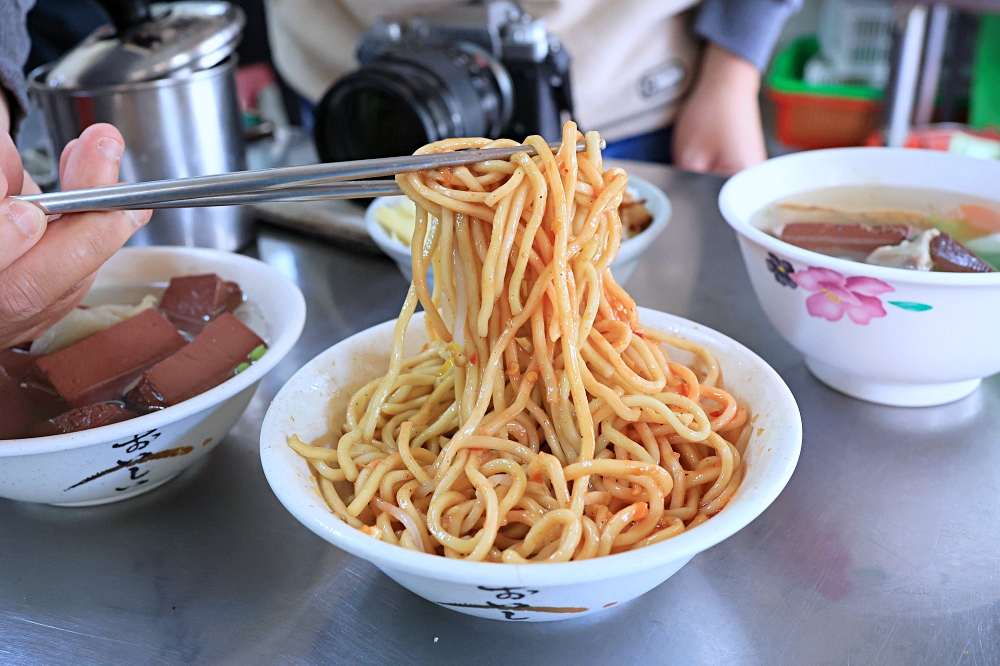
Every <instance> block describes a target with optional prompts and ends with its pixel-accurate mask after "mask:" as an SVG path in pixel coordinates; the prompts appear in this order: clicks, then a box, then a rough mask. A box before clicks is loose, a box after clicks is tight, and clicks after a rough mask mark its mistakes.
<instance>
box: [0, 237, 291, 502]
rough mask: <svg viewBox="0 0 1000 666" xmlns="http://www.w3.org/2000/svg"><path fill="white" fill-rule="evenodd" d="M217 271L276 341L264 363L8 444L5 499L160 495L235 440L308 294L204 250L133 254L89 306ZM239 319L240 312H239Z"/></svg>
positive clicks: (257, 328)
mask: <svg viewBox="0 0 1000 666" xmlns="http://www.w3.org/2000/svg"><path fill="white" fill-rule="evenodd" d="M205 273H215V274H217V275H219V276H220V277H221V278H222V279H224V280H227V281H232V282H236V283H237V284H239V286H240V288H241V289H242V291H243V293H244V294H245V296H246V302H245V303H244V305H243V306H241V309H243V308H247V309H248V311H247V312H245V313H244V314H243V315H241V319H244V320H245V321H246V323H247V325H248V326H250V328H251V329H253V330H254V332H255V333H257V335H259V336H260V337H261V338H263V340H264V341H265V342H266V343H267V347H268V348H267V351H266V353H264V355H263V356H262V357H260V359H259V360H257V361H256V362H254V363H253V364H252V365H250V366H249V367H248V368H246V369H245V370H243V371H242V372H240V373H238V374H236V375H235V376H234V377H232V378H230V379H228V380H226V381H224V382H223V383H222V384H220V385H218V386H216V387H215V388H212V389H209V390H208V391H205V392H204V393H201V394H200V395H197V396H195V397H193V398H189V399H187V400H184V401H183V402H180V403H178V404H176V405H173V406H171V407H167V408H166V409H162V410H160V411H154V412H152V413H149V414H146V415H143V416H138V417H136V418H132V419H130V420H127V421H123V422H120V423H114V424H112V425H105V426H101V427H97V428H93V429H90V430H81V431H79V432H71V433H68V434H61V435H51V436H46V437H33V438H30V439H10V440H0V497H5V498H9V499H14V500H21V501H27V502H44V503H49V504H59V505H68V506H74V505H76V506H84V505H91V504H102V503H106V502H114V501H117V500H121V499H125V498H127V497H132V496H134V495H138V494H140V493H143V492H146V491H148V490H152V489H153V488H156V487H157V486H159V485H161V484H163V483H165V482H167V481H169V480H170V479H172V478H173V477H175V476H177V475H178V474H179V473H180V472H181V471H182V470H183V469H185V468H186V467H189V466H190V465H191V464H192V463H194V462H195V461H196V460H198V459H199V458H201V457H202V456H204V455H206V454H207V453H208V452H209V451H211V450H212V449H213V448H214V447H215V446H217V445H218V444H219V442H220V441H221V440H222V439H223V438H224V437H225V436H226V434H227V433H228V432H229V430H230V429H231V428H232V427H233V425H234V424H235V423H236V421H237V420H238V419H239V418H240V415H241V414H242V413H243V410H244V409H245V408H246V406H247V404H248V403H249V402H250V399H251V398H252V397H253V394H254V391H255V390H256V388H257V385H258V383H259V382H260V380H261V378H262V377H263V376H264V375H265V374H267V372H268V371H270V370H271V369H272V368H273V367H274V366H275V365H277V363H278V362H279V361H280V360H281V359H282V357H284V356H285V354H287V353H288V351H289V350H290V349H291V348H292V346H293V345H294V344H295V341H296V340H297V339H298V337H299V334H300V333H301V331H302V326H303V323H304V322H305V301H304V299H303V297H302V293H301V292H300V291H299V289H298V288H297V287H296V286H295V285H294V284H292V283H291V282H289V281H288V280H287V279H285V278H284V277H283V276H282V275H281V274H279V273H278V272H277V271H275V270H274V269H273V268H271V267H270V266H268V265H267V264H265V263H263V262H261V261H257V260H256V259H251V258H248V257H244V256H240V255H237V254H232V253H228V252H221V251H217V250H203V249H195V248H179V247H158V248H125V249H123V250H120V251H119V252H118V253H117V254H116V255H115V256H113V257H112V258H111V259H110V260H109V261H108V262H107V263H106V264H105V265H104V266H103V267H102V268H101V270H100V271H99V272H98V274H97V279H96V281H95V282H94V286H93V287H92V288H91V290H90V292H89V293H88V295H87V297H86V298H85V299H84V301H83V304H84V305H87V304H90V305H99V304H103V303H107V302H122V301H121V300H118V299H124V300H125V301H130V300H131V301H138V300H139V298H141V297H142V296H143V295H145V294H147V293H150V292H151V291H153V290H155V286H156V285H160V287H161V289H162V286H165V284H166V283H167V282H169V281H170V279H171V278H174V277H178V276H183V275H198V274H205ZM237 314H240V312H239V311H237Z"/></svg>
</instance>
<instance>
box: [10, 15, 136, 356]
mask: <svg viewBox="0 0 1000 666" xmlns="http://www.w3.org/2000/svg"><path fill="white" fill-rule="evenodd" d="M30 6H31V0H0V349H3V348H6V347H10V346H13V345H16V344H20V343H22V342H27V341H28V340H33V339H34V338H36V337H37V336H38V335H39V334H41V333H42V332H43V331H45V330H47V329H48V328H49V327H50V326H51V325H52V324H54V323H55V322H56V321H58V320H59V319H60V318H62V316H63V315H65V314H66V313H67V312H69V311H70V310H71V309H73V308H74V307H76V305H77V304H78V303H79V302H80V299H82V298H83V296H84V295H85V294H86V293H87V290H88V289H89V288H90V285H91V284H92V283H93V281H94V274H95V273H96V272H97V269H98V268H100V267H101V265H102V264H103V263H104V262H105V261H107V260H108V259H109V258H110V257H111V255H113V254H114V253H115V252H117V251H118V250H119V248H121V247H122V245H124V244H125V241H127V240H128V239H129V237H131V236H132V234H133V233H135V231H136V230H138V229H139V228H140V227H142V226H143V225H144V224H146V222H148V221H149V216H150V211H120V212H113V213H79V214H73V215H63V216H62V217H61V218H59V219H58V220H51V221H49V220H47V219H46V216H45V214H44V213H43V212H42V211H41V209H39V208H38V207H36V206H33V205H31V204H26V203H23V202H19V201H16V200H14V199H11V198H10V197H11V196H14V195H19V194H35V193H38V191H39V190H38V186H37V185H35V183H34V182H32V180H31V178H30V177H29V176H28V174H27V173H26V172H25V171H24V168H23V167H22V165H21V158H20V156H19V155H18V153H17V148H16V147H15V145H14V141H13V139H12V138H11V137H12V135H13V134H14V133H15V132H16V129H17V123H18V122H20V120H21V119H22V118H23V117H24V111H25V109H26V108H27V95H26V93H25V86H24V76H23V73H22V69H21V68H22V67H23V65H24V62H25V59H26V58H27V56H28V49H29V40H28V33H27V30H26V27H25V15H26V14H27V11H28V9H29V8H30ZM124 150H125V141H124V140H123V139H122V136H121V134H120V133H119V132H118V130H116V129H115V128H114V127H112V126H111V125H103V124H98V125H92V126H90V127H88V128H87V129H86V130H84V132H83V133H82V134H81V135H80V138H78V139H75V140H73V141H71V142H70V143H69V145H67V146H66V149H65V150H64V151H63V153H62V156H61V158H60V160H59V177H60V179H61V181H62V186H63V189H66V190H73V189H82V188H88V187H101V186H105V185H113V184H115V183H117V182H118V165H119V162H120V161H121V156H122V153H123V152H124Z"/></svg>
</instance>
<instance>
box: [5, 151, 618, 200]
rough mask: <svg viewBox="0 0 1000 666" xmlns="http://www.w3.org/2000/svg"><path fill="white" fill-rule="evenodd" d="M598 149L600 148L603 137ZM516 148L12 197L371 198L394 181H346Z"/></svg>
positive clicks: (504, 156)
mask: <svg viewBox="0 0 1000 666" xmlns="http://www.w3.org/2000/svg"><path fill="white" fill-rule="evenodd" d="M549 146H550V148H552V150H553V152H555V151H558V150H559V148H560V147H561V146H562V144H561V143H551V144H549ZM601 147H602V148H603V147H604V142H603V141H602V142H601ZM576 149H577V151H578V152H579V151H582V150H585V149H586V144H585V143H584V142H582V141H581V142H579V143H577V145H576ZM519 152H525V153H527V154H528V155H534V154H535V149H534V148H532V147H530V146H512V147H510V148H488V149H477V150H459V151H454V152H448V153H434V154H431V155H407V156H404V157H385V158H379V159H370V160H357V161H353V162H334V163H329V164H310V165H306V166H297V167H283V168H277V169H260V170H257V171H239V172H236V173H226V174H219V175H217V176H197V177H194V178H178V179H175V180H157V181H150V182H147V183H134V184H129V185H112V186H109V187H96V188H93V189H88V190H71V191H68V192H51V193H48V194H31V195H27V196H21V197H15V198H17V199H20V200H22V201H27V202H30V203H33V204H35V205H36V206H38V207H39V208H41V209H42V210H43V211H45V212H46V213H48V214H50V215H56V214H62V213H81V212H86V211H102V210H127V209H141V208H187V207H191V206H233V205H241V204H247V203H258V202H265V201H314V200H318V199H350V198H363V197H377V196H382V195H386V194H398V193H399V188H398V187H397V186H396V183H395V182H394V181H370V182H364V181H354V180H350V179H352V178H378V177H380V176H391V175H395V174H397V173H411V172H414V171H423V170H426V169H436V168H439V167H445V166H458V165H461V164H472V163H475V162H482V161H485V160H509V159H510V158H511V157H512V156H513V155H514V154H515V153H519ZM344 181H346V182H344Z"/></svg>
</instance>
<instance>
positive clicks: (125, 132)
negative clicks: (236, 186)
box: [28, 3, 253, 250]
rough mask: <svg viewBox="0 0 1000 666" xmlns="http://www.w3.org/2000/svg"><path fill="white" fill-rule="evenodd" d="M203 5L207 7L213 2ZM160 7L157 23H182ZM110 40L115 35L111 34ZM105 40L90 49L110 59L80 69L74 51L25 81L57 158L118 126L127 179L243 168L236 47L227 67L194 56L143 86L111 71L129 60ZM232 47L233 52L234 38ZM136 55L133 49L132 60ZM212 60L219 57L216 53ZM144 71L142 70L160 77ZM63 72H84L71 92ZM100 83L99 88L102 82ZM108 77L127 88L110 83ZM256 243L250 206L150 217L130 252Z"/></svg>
mask: <svg viewBox="0 0 1000 666" xmlns="http://www.w3.org/2000/svg"><path fill="white" fill-rule="evenodd" d="M195 4H196V3H179V5H195ZM197 4H199V5H200V6H201V7H205V6H206V5H207V4H209V3H205V4H201V3H197ZM211 4H214V5H220V6H225V5H226V3H211ZM179 5H173V6H172V7H178V6H179ZM161 7H163V6H157V5H153V10H154V17H155V16H156V15H160V16H166V14H165V12H170V11H172V12H173V18H174V19H175V20H178V19H181V18H184V17H179V16H177V14H178V13H179V11H178V10H177V9H170V10H163V9H161ZM167 7H171V6H169V5H168V6H167ZM196 9H197V7H196ZM232 9H235V8H232V7H231V6H227V10H232ZM236 11H237V12H238V10H236ZM238 17H239V20H240V23H239V27H242V13H239V14H238ZM168 18H170V17H169V16H168ZM139 29H141V30H145V31H146V32H149V31H150V30H153V29H155V26H154V24H153V23H144V24H142V26H140V28H139ZM98 32H99V33H100V32H101V31H98ZM108 32H110V34H111V35H114V32H113V31H111V30H110V27H109V29H108ZM119 32H120V33H122V34H124V35H125V37H124V39H128V38H129V35H131V34H134V33H133V32H125V31H123V30H119ZM226 37H227V38H229V36H228V35H226ZM112 39H113V38H112ZM237 40H238V32H237ZM107 41H109V38H108V37H107V33H103V34H98V33H95V36H94V37H93V38H88V43H89V49H90V50H91V51H92V52H93V51H97V50H98V49H102V50H103V53H100V54H99V55H102V57H101V58H94V57H91V58H90V60H89V62H85V64H84V65H83V66H82V67H76V66H77V64H78V63H79V62H80V61H82V60H85V58H83V57H82V56H81V55H80V54H79V53H77V54H73V53H71V54H70V55H69V56H67V57H65V58H63V59H62V60H61V61H58V62H57V63H54V64H52V65H46V66H43V67H40V68H38V69H36V70H35V71H33V72H32V73H31V74H30V75H29V76H28V90H29V93H30V94H31V96H32V99H33V100H34V101H35V103H36V104H37V105H38V106H39V108H40V109H41V111H42V116H43V118H44V121H45V126H46V130H47V131H48V134H49V137H50V139H51V142H52V148H53V150H54V155H56V156H58V155H60V154H61V153H62V150H63V148H64V147H65V146H66V144H67V143H69V142H70V141H71V140H72V139H74V138H76V137H77V136H79V134H80V132H82V131H83V130H84V129H85V128H87V127H88V126H89V125H92V124H94V123H99V122H104V123H110V124H112V125H114V126H115V127H117V128H118V130H119V131H121V133H122V136H123V137H124V138H125V154H124V156H123V158H122V166H121V179H122V180H123V181H127V182H139V181H148V180H160V179H165V178H181V177H185V176H202V175H209V174H217V173H226V172H230V171H240V170H243V169H245V168H246V154H245V148H244V141H243V124H242V119H241V115H240V109H239V103H238V99H237V96H236V80H235V77H234V71H235V69H236V56H235V54H232V48H229V49H228V50H227V51H225V53H224V54H223V56H222V57H223V58H224V59H221V62H219V60H216V61H215V63H217V64H213V65H212V66H208V67H207V68H204V69H197V68H196V67H197V65H196V63H197V60H195V58H196V57H201V58H202V60H204V58H205V56H203V55H200V54H198V53H193V54H192V57H191V58H192V61H191V63H189V64H188V66H186V67H184V68H182V69H180V70H175V71H166V72H163V71H161V72H154V75H158V76H157V77H156V78H150V79H149V80H134V79H136V78H140V77H138V76H136V75H135V72H136V71H138V70H139V68H138V67H132V68H131V71H130V72H121V73H119V72H114V73H111V72H109V69H110V67H109V65H110V64H121V63H123V61H125V60H126V59H125V57H123V56H122V55H121V53H122V51H123V50H120V51H118V52H117V53H115V54H111V53H110V52H109V51H108V50H107V49H108V47H107V46H105V44H106V42H107ZM230 42H232V47H235V43H234V42H233V40H232V39H230ZM88 43H85V44H84V48H87V47H88ZM176 43H177V42H176V40H175V42H174V44H175V45H176ZM199 43H201V44H204V43H205V42H204V40H201V41H200V42H199ZM135 50H136V49H134V48H132V49H130V50H129V52H128V53H134V52H135ZM161 50H162V49H161ZM215 52H216V53H218V52H219V50H218V48H216V49H215ZM86 55H88V56H92V54H86ZM154 55H156V54H154ZM168 56H169V57H168ZM163 60H164V61H171V62H176V61H177V57H176V55H172V54H166V55H165V56H164V58H163ZM125 64H128V65H131V64H132V63H125ZM142 64H143V67H142V71H144V72H151V71H153V70H155V69H156V68H155V67H149V66H146V65H145V63H142ZM68 65H69V66H68ZM70 66H72V67H70ZM60 67H61V71H66V70H71V69H73V67H76V70H77V71H73V72H72V73H73V74H74V76H73V77H70V80H71V84H68V85H67V84H64V82H65V80H66V79H65V78H64V77H62V76H60V75H59V72H60V69H59V68H60ZM53 72H55V74H53ZM88 76H89V80H88V78H87V77H88ZM102 78H103V81H102V82H100V83H98V82H97V81H95V79H97V80H101V79H102ZM107 79H111V80H113V81H117V80H118V79H124V80H123V81H122V82H120V83H119V82H115V83H107V82H106V81H107ZM252 237H253V229H252V219H250V217H249V216H248V215H247V214H246V213H245V210H244V208H243V207H240V206H230V207H216V208H178V209H169V210H158V211H156V212H154V213H153V219H152V220H151V221H150V223H149V224H148V225H147V226H146V227H145V228H143V229H142V230H140V231H139V232H138V233H137V234H136V235H135V236H134V237H133V238H132V240H131V241H130V244H133V245H189V246H198V247H213V248H221V249H226V250H236V249H238V248H240V247H242V246H244V245H246V244H247V243H248V242H249V241H250V240H251V239H252Z"/></svg>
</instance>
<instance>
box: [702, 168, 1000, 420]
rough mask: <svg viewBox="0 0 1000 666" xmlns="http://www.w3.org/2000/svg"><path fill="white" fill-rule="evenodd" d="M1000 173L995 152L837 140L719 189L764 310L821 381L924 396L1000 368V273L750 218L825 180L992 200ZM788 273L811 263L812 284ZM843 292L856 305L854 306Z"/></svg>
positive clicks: (877, 396) (965, 389)
mask: <svg viewBox="0 0 1000 666" xmlns="http://www.w3.org/2000/svg"><path fill="white" fill-rule="evenodd" d="M998 183H1000V162H994V161H991V160H979V159H973V158H970V157H963V156H960V155H953V154H949V153H942V152H937V151H931V150H901V149H896V150H894V149H888V148H837V149H831V150H816V151H809V152H803V153H796V154H793V155H786V156H784V157H778V158H775V159H772V160H768V161H767V162H764V163H762V164H759V165H757V166H754V167H751V168H749V169H747V170H745V171H742V172H740V173H738V174H737V175H735V176H733V177H732V178H731V179H730V180H729V181H728V182H727V183H726V184H725V186H724V187H723V188H722V192H721V193H720V194H719V208H720V210H721V211H722V215H723V217H725V218H726V221H727V222H728V223H729V226H731V227H732V228H733V229H734V230H736V232H737V234H738V235H739V243H740V250H741V251H742V253H743V260H744V262H745V263H746V266H747V272H748V273H749V274H750V282H751V284H752V285H753V288H754V291H755V292H756V294H757V298H758V300H760V303H761V305H762V306H763V308H764V312H765V313H767V316H768V319H770V320H771V323H772V324H773V325H774V327H775V328H776V329H777V330H778V333H780V334H781V336H782V337H783V338H785V340H787V341H788V342H789V344H791V345H792V346H793V347H795V348H796V349H798V350H799V351H800V352H802V353H803V354H804V355H805V357H806V358H805V362H806V366H807V367H808V368H809V370H810V371H811V372H812V373H813V374H814V375H815V376H816V377H817V378H818V379H819V380H820V381H822V382H823V383H825V384H827V385H829V386H830V387H832V388H834V389H836V390H838V391H841V392H842V393H846V394H847V395H850V396H853V397H855V398H860V399H861V400H867V401H869V402H874V403H879V404H884V405H894V406H899V407H925V406H930V405H940V404H944V403H947V402H952V401H954V400H958V399H960V398H964V397H965V396H967V395H969V394H970V393H972V392H973V391H975V390H976V388H977V387H978V386H979V384H980V382H981V380H982V378H983V377H988V376H990V375H992V374H994V373H996V372H1000V345H998V344H997V331H1000V273H936V272H924V271H912V270H904V269H899V268H886V267H882V266H873V265H870V264H865V263H858V262H853V261H848V260H845V259H838V258H835V257H830V256H827V255H825V254H819V253H817V252H811V251H809V250H803V249H802V248H799V247H796V246H794V245H789V244H788V243H785V242H783V241H781V240H778V239H777V238H775V237H774V236H771V235H770V234H767V233H765V232H764V231H761V230H760V229H758V228H757V227H755V226H753V225H752V224H751V223H750V221H751V219H752V218H753V216H754V214H755V213H757V212H758V211H760V210H762V209H763V208H765V207H766V206H768V205H770V204H772V203H775V202H778V201H782V200H784V199H786V198H788V197H791V196H793V195H796V194H800V193H803V192H808V191H810V190H816V189H820V188H828V187H837V186H845V185H866V186H871V185H886V186H895V187H908V188H927V189H932V190H939V191H941V190H943V191H946V192H955V193H959V194H963V195H968V196H969V197H970V198H974V199H977V200H978V199H988V200H993V201H996V200H998V198H1000V197H998V194H997V193H998V192H1000V190H998ZM792 273H795V274H796V275H802V274H803V273H805V274H807V275H808V276H809V279H808V280H807V281H806V282H805V284H806V287H801V286H800V285H799V284H797V283H796V281H795V280H792V279H791V278H790V277H789V276H790V275H791V274H792ZM798 279H801V278H798V277H797V278H796V280H798ZM844 290H846V292H845V291H844ZM845 293H846V294H847V298H850V299H852V300H856V301H857V303H858V304H859V306H860V309H859V310H856V311H855V312H854V315H853V316H852V313H851V311H850V308H849V306H848V305H847V303H848V301H846V300H845V299H844V298H843V297H842V296H844V295H845ZM838 294H840V295H838ZM859 295H860V296H859ZM862 297H863V298H862Z"/></svg>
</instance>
